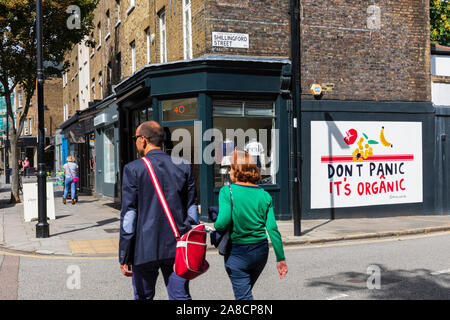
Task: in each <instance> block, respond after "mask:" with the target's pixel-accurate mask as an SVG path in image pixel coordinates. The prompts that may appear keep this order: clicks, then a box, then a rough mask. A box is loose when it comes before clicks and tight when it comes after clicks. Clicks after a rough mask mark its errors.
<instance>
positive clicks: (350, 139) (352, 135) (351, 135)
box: [344, 129, 358, 146]
mask: <svg viewBox="0 0 450 320" xmlns="http://www.w3.org/2000/svg"><path fill="white" fill-rule="evenodd" d="M346 134H347V136H346V137H344V140H345V142H346V143H347V144H348V145H349V146H350V145H352V144H353V143H355V141H356V138H358V132H357V131H356V130H355V129H350V130H348V131H347V132H346Z"/></svg>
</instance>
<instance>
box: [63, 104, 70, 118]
mask: <svg viewBox="0 0 450 320" xmlns="http://www.w3.org/2000/svg"><path fill="white" fill-rule="evenodd" d="M67 119H69V105H68V104H67V103H66V104H65V105H64V121H66V120H67Z"/></svg>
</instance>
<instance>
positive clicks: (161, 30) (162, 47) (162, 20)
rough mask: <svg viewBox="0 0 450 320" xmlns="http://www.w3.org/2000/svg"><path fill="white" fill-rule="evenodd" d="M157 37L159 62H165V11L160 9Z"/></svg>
mask: <svg viewBox="0 0 450 320" xmlns="http://www.w3.org/2000/svg"><path fill="white" fill-rule="evenodd" d="M159 39H160V46H159V48H160V50H159V51H160V53H161V63H164V62H167V46H166V13H165V12H164V11H161V13H160V14H159Z"/></svg>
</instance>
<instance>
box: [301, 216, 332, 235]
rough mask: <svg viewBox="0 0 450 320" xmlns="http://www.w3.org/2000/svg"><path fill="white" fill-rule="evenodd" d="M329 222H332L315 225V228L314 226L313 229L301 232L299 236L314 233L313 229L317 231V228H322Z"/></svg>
mask: <svg viewBox="0 0 450 320" xmlns="http://www.w3.org/2000/svg"><path fill="white" fill-rule="evenodd" d="M331 221H333V220H331V219H330V220H328V221H325V222H323V223H321V224H319V225H317V226H315V227H312V228H309V229H308V230H305V231H303V232H302V233H301V235H302V236H304V235H305V234H308V233H310V232H311V231H314V230H315V229H317V228H319V227H322V226H324V225H326V224H327V223H330V222H331Z"/></svg>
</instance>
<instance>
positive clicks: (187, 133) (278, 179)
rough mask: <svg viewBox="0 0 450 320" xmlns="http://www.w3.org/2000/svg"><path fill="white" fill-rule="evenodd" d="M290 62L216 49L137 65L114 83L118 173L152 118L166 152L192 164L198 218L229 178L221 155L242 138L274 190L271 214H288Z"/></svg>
mask: <svg viewBox="0 0 450 320" xmlns="http://www.w3.org/2000/svg"><path fill="white" fill-rule="evenodd" d="M290 69H291V65H290V61H289V60H285V59H272V58H240V57H217V56H204V57H202V58H199V59H193V60H189V61H179V62H174V63H166V64H161V65H159V64H155V65H148V66H146V67H144V68H142V69H141V70H139V71H138V72H136V73H135V74H134V75H133V76H131V77H129V78H128V79H126V80H124V81H123V82H121V83H119V84H118V85H117V86H116V87H115V92H116V101H115V104H116V105H117V106H118V111H119V141H120V143H119V154H120V157H119V159H120V160H119V161H120V164H119V168H120V173H119V177H120V178H121V177H122V172H123V167H124V165H125V164H127V163H128V162H130V161H132V160H134V159H136V158H137V155H136V150H135V145H134V143H133V140H132V136H133V135H134V134H135V130H136V128H137V126H139V124H140V123H142V122H144V121H147V120H155V121H158V122H159V123H160V124H161V125H162V126H163V127H164V130H165V133H166V143H165V145H164V148H165V151H166V152H169V153H171V154H172V155H176V156H180V157H183V158H185V159H187V160H189V161H190V162H191V163H192V169H193V173H194V175H195V178H196V181H197V192H198V195H199V204H200V211H201V216H202V218H203V219H206V218H207V216H208V214H207V208H208V207H209V206H213V205H217V196H218V191H219V189H220V188H221V187H222V186H223V185H224V184H226V183H227V182H228V181H229V178H228V174H227V173H228V170H227V165H228V164H229V163H228V162H227V155H229V151H230V150H232V149H234V147H238V148H240V146H241V144H240V143H241V142H242V146H243V147H244V149H246V150H248V148H249V149H250V150H253V152H256V154H257V159H258V165H260V166H261V165H263V166H264V168H265V170H264V173H263V180H262V181H261V186H262V187H263V188H264V189H265V190H267V191H268V192H269V193H270V194H271V195H272V197H273V203H274V210H275V214H276V217H277V219H280V220H287V219H291V218H292V215H291V212H292V210H291V207H290V197H291V195H290V190H292V189H293V188H290V181H291V179H290V174H289V169H288V168H289V167H290V166H289V161H290V157H289V142H290V141H292V139H291V135H290V132H289V128H288V125H287V124H288V123H291V122H290V119H289V118H290V117H292V114H291V113H290V108H289V106H290V105H291V102H290V101H291V100H290V95H289V93H290V92H289V86H290ZM231 129H232V130H231ZM229 132H232V134H231V133H229ZM218 136H220V137H221V138H223V139H220V143H218V142H217V141H216V139H217V137H218ZM241 139H242V140H241ZM238 140H239V141H238ZM171 141H172V142H171ZM261 142H264V143H261ZM209 155H211V157H212V158H213V160H215V161H211V159H210V158H211V157H209V158H208V156H209ZM119 185H120V183H119Z"/></svg>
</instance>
